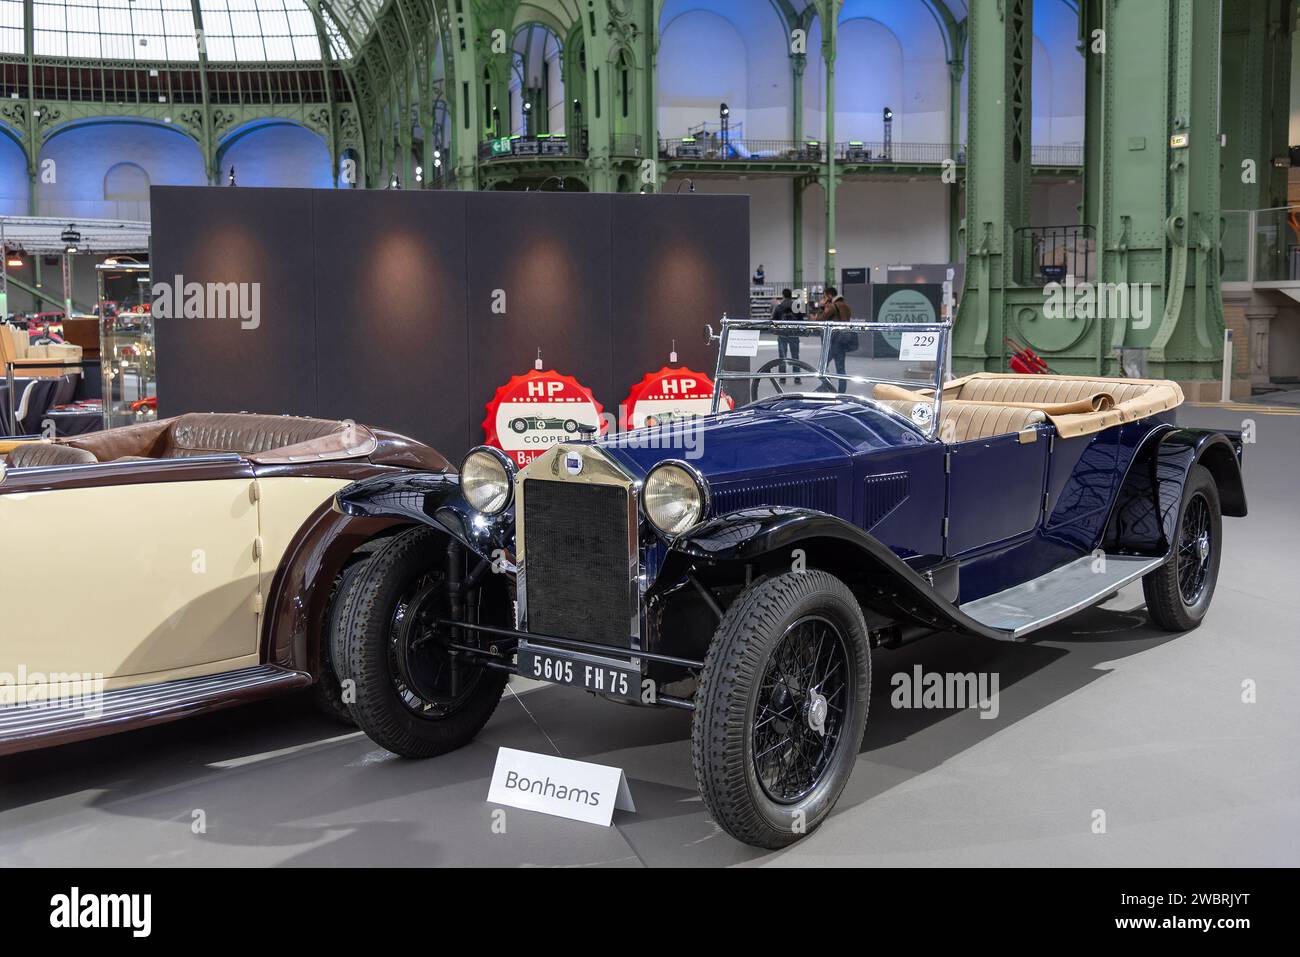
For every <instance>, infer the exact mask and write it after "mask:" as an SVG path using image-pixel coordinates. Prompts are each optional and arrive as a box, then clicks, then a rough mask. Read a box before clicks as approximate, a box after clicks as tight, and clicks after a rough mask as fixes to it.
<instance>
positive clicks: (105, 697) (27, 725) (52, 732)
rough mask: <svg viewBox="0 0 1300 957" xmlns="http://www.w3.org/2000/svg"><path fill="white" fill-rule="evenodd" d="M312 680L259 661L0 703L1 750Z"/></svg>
mask: <svg viewBox="0 0 1300 957" xmlns="http://www.w3.org/2000/svg"><path fill="white" fill-rule="evenodd" d="M309 684H311V676H310V675H307V674H304V673H302V672H300V671H290V670H289V669H287V668H279V667H276V666H275V665H258V666H255V667H252V668H240V669H239V670H238V671H226V672H223V673H221V674H215V675H205V676H203V677H201V678H182V679H180V680H178V681H164V682H160V683H158V684H151V685H137V686H136V687H134V688H121V689H118V690H116V691H103V692H100V693H99V694H97V695H94V694H91V693H90V692H87V694H86V696H83V697H77V698H68V699H67V700H64V701H59V700H56V701H53V702H48V701H35V702H32V703H29V704H13V705H7V706H0V754H10V753H13V752H15V751H25V750H27V749H29V748H35V747H46V746H51V745H56V744H66V743H68V742H70V741H78V740H80V739H82V738H91V737H96V736H98V735H101V734H111V733H113V732H115V731H128V730H130V729H132V728H139V727H143V726H145V725H149V724H159V723H161V722H164V721H175V720H176V719H177V718H185V717H189V716H190V715H193V714H198V713H199V712H202V711H212V710H215V709H217V708H225V707H230V706H231V705H237V704H243V703H244V702H246V701H253V700H255V699H257V698H264V697H267V696H269V695H273V694H278V693H280V692H282V691H288V690H290V689H292V688H299V687H304V686H306V685H309Z"/></svg>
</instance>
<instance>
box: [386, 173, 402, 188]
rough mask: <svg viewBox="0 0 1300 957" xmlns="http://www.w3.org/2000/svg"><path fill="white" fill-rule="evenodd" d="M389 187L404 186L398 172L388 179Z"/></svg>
mask: <svg viewBox="0 0 1300 957" xmlns="http://www.w3.org/2000/svg"><path fill="white" fill-rule="evenodd" d="M388 188H389V189H401V188H402V181H401V180H399V179H398V178H397V174H396V173H394V174H393V175H392V176H390V177H389V179H388Z"/></svg>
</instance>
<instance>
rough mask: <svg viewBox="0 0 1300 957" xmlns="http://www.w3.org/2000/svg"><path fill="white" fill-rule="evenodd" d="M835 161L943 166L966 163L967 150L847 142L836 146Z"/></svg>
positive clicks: (950, 146) (947, 146)
mask: <svg viewBox="0 0 1300 957" xmlns="http://www.w3.org/2000/svg"><path fill="white" fill-rule="evenodd" d="M835 158H836V159H837V160H840V161H841V162H844V163H880V164H882V165H889V164H891V163H901V164H908V165H910V164H930V165H934V166H939V165H942V164H943V162H944V161H945V160H952V161H953V162H956V163H964V162H966V147H964V146H961V145H955V146H954V145H953V144H952V143H884V142H883V141H881V142H868V141H866V140H850V141H849V142H847V143H836V144H835Z"/></svg>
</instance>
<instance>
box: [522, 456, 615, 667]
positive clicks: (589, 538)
mask: <svg viewBox="0 0 1300 957" xmlns="http://www.w3.org/2000/svg"><path fill="white" fill-rule="evenodd" d="M523 499H524V515H523V529H524V582H525V584H524V587H525V589H526V598H527V602H528V623H527V628H528V631H530V632H533V633H534V634H540V635H554V636H555V637H557V638H574V639H577V640H579V641H592V642H597V643H599V644H603V645H616V646H619V647H623V648H629V647H631V645H632V624H631V620H632V606H631V603H630V598H629V596H630V595H631V588H632V570H631V562H632V553H631V551H630V550H629V545H628V521H629V518H628V492H627V489H624V488H619V487H618V486H614V485H588V484H584V483H578V482H562V481H561V482H554V481H549V480H540V479H527V480H525V482H524V495H523Z"/></svg>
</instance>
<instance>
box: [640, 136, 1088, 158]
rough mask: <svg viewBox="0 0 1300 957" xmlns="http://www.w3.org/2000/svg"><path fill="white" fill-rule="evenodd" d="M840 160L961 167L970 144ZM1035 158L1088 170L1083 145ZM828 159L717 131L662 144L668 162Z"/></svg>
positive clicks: (859, 149) (806, 144)
mask: <svg viewBox="0 0 1300 957" xmlns="http://www.w3.org/2000/svg"><path fill="white" fill-rule="evenodd" d="M834 155H835V159H836V160H837V161H838V162H843V163H857V164H876V165H881V166H888V165H897V164H905V165H926V166H941V165H942V164H943V163H945V162H949V161H951V162H955V163H957V164H958V165H959V166H960V165H964V164H965V163H966V145H965V144H964V143H900V142H890V143H886V142H884V141H883V140H847V141H844V142H840V143H836V144H835V145H834ZM1030 155H1031V161H1032V163H1033V164H1034V165H1036V166H1081V165H1083V147H1082V146H1080V145H1070V146H1035V147H1034V148H1033V151H1032V153H1031V154H1030ZM827 156H828V151H827V149H826V144H825V143H822V142H821V141H819V140H815V139H805V140H772V139H754V138H752V137H742V136H737V135H735V134H734V133H733V134H731V135H729V136H724V135H723V134H722V133H720V132H716V131H711V132H704V133H700V134H698V135H694V136H678V137H673V138H670V139H663V140H660V141H659V157H660V158H661V159H666V160H700V161H707V162H741V163H756V162H790V163H824V162H825V161H826V158H827Z"/></svg>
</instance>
